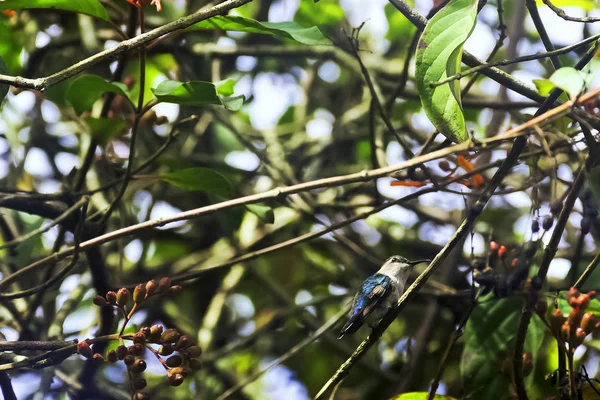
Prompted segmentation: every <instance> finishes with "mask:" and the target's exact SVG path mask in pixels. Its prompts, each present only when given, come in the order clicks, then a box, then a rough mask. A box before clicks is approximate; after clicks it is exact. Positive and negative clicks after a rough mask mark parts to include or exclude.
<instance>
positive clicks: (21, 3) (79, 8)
mask: <svg viewBox="0 0 600 400" xmlns="http://www.w3.org/2000/svg"><path fill="white" fill-rule="evenodd" d="M28 8H51V9H56V10H65V11H73V12H77V13H82V14H87V15H91V16H92V17H96V18H100V19H103V20H105V21H110V19H109V18H108V13H107V12H106V9H105V8H104V6H103V5H102V4H100V2H99V1H98V0H4V1H0V10H23V9H28Z"/></svg>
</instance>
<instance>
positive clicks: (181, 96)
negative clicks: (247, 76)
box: [152, 80, 245, 111]
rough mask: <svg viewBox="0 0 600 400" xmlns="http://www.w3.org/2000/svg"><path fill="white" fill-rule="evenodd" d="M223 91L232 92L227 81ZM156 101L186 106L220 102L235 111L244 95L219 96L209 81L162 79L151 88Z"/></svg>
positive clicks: (239, 106)
mask: <svg viewBox="0 0 600 400" xmlns="http://www.w3.org/2000/svg"><path fill="white" fill-rule="evenodd" d="M224 85H225V86H224V88H223V92H224V93H230V92H233V88H232V87H229V84H228V83H225V84H224ZM152 92H153V93H154V95H155V96H156V98H157V99H158V101H162V102H166V103H175V104H182V105H188V106H202V105H207V104H220V105H223V106H224V107H225V108H227V109H229V110H232V111H237V110H239V109H240V108H241V107H242V105H243V104H244V99H245V98H244V96H233V97H220V96H219V93H218V91H217V88H216V86H215V85H214V84H213V83H211V82H203V81H190V82H178V81H169V80H167V81H163V82H161V83H160V84H159V85H158V87H156V88H155V89H152Z"/></svg>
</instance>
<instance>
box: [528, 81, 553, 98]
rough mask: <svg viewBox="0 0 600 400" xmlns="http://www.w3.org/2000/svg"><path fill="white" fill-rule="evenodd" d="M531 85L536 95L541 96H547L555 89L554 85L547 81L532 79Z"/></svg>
mask: <svg viewBox="0 0 600 400" xmlns="http://www.w3.org/2000/svg"><path fill="white" fill-rule="evenodd" d="M533 83H534V84H535V87H536V89H537V91H538V93H539V94H541V95H542V96H548V95H549V94H550V92H552V91H553V90H554V89H555V88H556V86H555V85H554V83H552V82H550V80H549V79H534V80H533Z"/></svg>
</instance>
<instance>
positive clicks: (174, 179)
mask: <svg viewBox="0 0 600 400" xmlns="http://www.w3.org/2000/svg"><path fill="white" fill-rule="evenodd" d="M160 178H161V179H162V180H163V181H165V182H168V183H170V184H172V185H175V186H178V187H180V188H182V189H185V190H192V191H199V192H206V193H208V194H215V195H218V196H222V197H229V196H230V194H231V183H229V181H228V180H227V178H225V177H224V176H223V175H221V174H220V173H218V172H216V171H213V170H212V169H208V168H200V167H198V168H185V169H180V170H178V171H174V172H168V173H165V174H161V175H160Z"/></svg>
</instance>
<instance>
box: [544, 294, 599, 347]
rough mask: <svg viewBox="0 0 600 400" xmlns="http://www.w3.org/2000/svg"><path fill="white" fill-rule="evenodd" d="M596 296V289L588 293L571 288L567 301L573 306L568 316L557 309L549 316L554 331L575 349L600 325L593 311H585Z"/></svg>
mask: <svg viewBox="0 0 600 400" xmlns="http://www.w3.org/2000/svg"><path fill="white" fill-rule="evenodd" d="M595 297H596V292H595V291H593V290H592V291H590V292H588V293H587V294H581V293H579V290H577V289H575V288H571V289H569V292H568V293H567V301H568V302H569V305H570V306H571V307H572V310H571V312H570V313H569V315H568V316H564V315H563V313H562V311H560V310H559V309H556V310H554V311H553V312H552V314H551V315H550V317H549V323H550V329H551V330H552V333H553V334H554V335H555V336H556V337H557V338H561V339H562V340H563V341H564V342H565V343H567V344H569V347H570V349H572V350H574V349H575V348H577V347H578V346H579V345H581V344H582V343H583V340H584V339H585V337H586V336H587V335H589V334H590V333H592V331H593V330H594V329H596V328H599V327H600V321H599V320H598V318H597V317H596V316H595V315H594V313H592V312H587V313H586V312H585V310H586V308H588V306H589V305H590V301H591V300H592V299H593V298H595Z"/></svg>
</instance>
